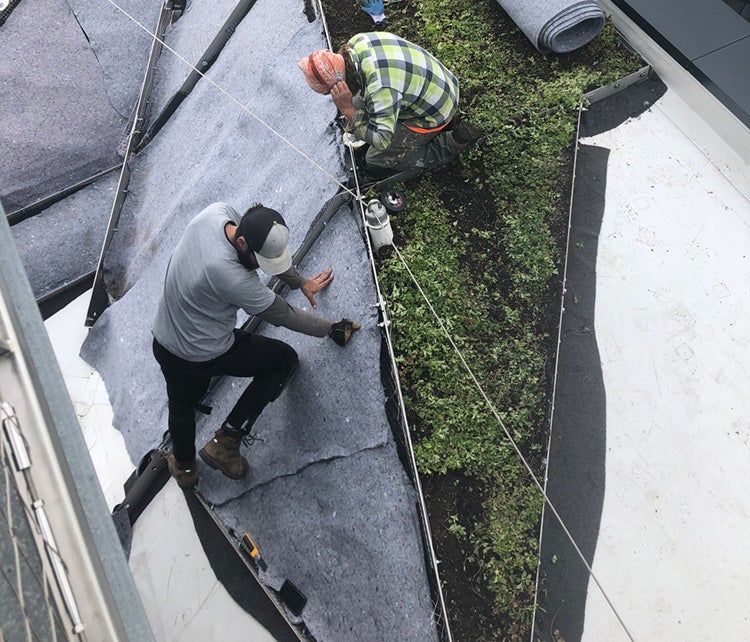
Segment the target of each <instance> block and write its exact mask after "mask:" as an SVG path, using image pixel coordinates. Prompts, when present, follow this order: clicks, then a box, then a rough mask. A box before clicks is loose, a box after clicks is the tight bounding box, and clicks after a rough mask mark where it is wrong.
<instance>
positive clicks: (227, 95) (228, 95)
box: [106, 0, 361, 199]
mask: <svg viewBox="0 0 750 642" xmlns="http://www.w3.org/2000/svg"><path fill="white" fill-rule="evenodd" d="M106 1H107V2H109V4H111V5H112V6H113V7H114V8H115V9H117V10H118V11H119V12H120V13H122V14H123V15H124V16H125V17H126V18H128V19H129V20H131V21H132V22H133V23H135V24H136V25H137V26H138V27H140V28H141V29H142V30H143V31H145V32H146V33H147V34H148V35H149V36H151V38H153V39H154V40H155V41H156V42H158V43H159V44H161V46H162V47H164V48H165V49H166V50H167V51H169V52H171V53H172V54H174V55H175V56H176V57H177V58H178V59H179V60H181V61H182V62H183V63H185V64H186V65H187V66H188V67H190V69H191V70H192V71H195V72H196V73H198V74H199V75H200V76H201V78H204V79H205V80H206V81H207V82H209V83H210V84H211V85H213V86H214V87H215V88H216V89H218V90H219V91H220V92H221V93H222V94H224V95H225V96H226V97H227V98H229V100H231V101H232V102H233V103H235V104H236V105H237V106H239V108H240V109H242V110H243V111H244V112H245V113H246V114H248V115H249V116H251V117H252V118H254V119H255V120H256V121H258V122H259V123H260V124H261V125H263V127H265V128H266V129H268V130H269V131H270V132H271V133H272V134H274V135H275V136H277V137H278V138H279V139H281V140H282V141H283V142H284V143H286V144H287V145H289V147H291V148H292V149H293V150H294V151H295V152H297V153H298V154H299V155H300V156H302V157H303V158H304V159H306V160H307V161H309V162H310V163H311V164H312V165H314V166H315V167H316V168H317V169H319V170H320V171H321V172H323V174H325V175H326V176H328V178H330V179H331V180H332V181H333V182H334V183H336V185H338V186H339V187H340V188H341V189H343V190H344V191H345V192H346V193H347V194H349V195H351V196H352V197H353V198H355V199H359V198H361V197H359V196H358V195H357V194H355V193H354V192H353V191H352V190H350V189H349V188H348V187H347V186H346V185H344V183H342V182H341V181H339V179H338V178H336V177H335V176H334V175H333V174H331V173H330V172H329V171H328V170H327V169H326V168H325V167H323V166H322V165H320V164H319V163H318V162H316V161H315V160H314V159H312V158H311V157H310V156H308V155H307V154H306V153H305V152H303V151H302V150H301V149H300V148H299V147H297V146H296V145H295V144H294V143H293V142H292V141H290V140H289V139H288V138H286V137H285V136H284V135H283V134H282V133H281V132H279V131H277V130H276V129H274V128H273V127H271V125H269V124H268V123H266V122H265V121H264V120H263V119H262V118H260V117H259V116H257V115H255V114H254V113H253V112H252V111H251V110H250V109H249V108H248V107H246V106H245V105H243V104H242V103H241V102H240V101H239V99H238V98H235V97H234V96H233V95H232V94H231V93H229V92H228V91H227V90H226V89H224V88H223V87H222V86H221V85H219V84H218V83H217V82H215V81H214V80H212V79H211V78H209V77H208V76H207V75H206V74H204V73H203V72H202V71H201V70H200V69H198V68H197V67H195V66H194V65H193V64H192V63H191V62H190V61H188V60H187V59H186V58H184V57H183V56H181V55H180V54H179V53H177V51H175V50H174V49H173V48H172V47H170V46H169V45H168V44H167V43H166V42H164V41H163V40H162V39H161V38H159V36H157V35H156V34H155V33H154V32H153V31H151V30H150V29H148V27H146V26H144V25H143V24H141V23H140V22H139V21H138V20H137V19H136V18H134V17H133V16H131V15H130V14H129V13H128V12H127V11H125V9H123V8H122V7H120V6H119V5H118V4H117V3H116V2H115V1H114V0H106Z"/></svg>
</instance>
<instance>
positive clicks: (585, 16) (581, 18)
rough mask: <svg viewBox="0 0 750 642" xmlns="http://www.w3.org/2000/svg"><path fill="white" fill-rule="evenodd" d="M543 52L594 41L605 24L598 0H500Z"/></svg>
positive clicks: (561, 51) (561, 50)
mask: <svg viewBox="0 0 750 642" xmlns="http://www.w3.org/2000/svg"><path fill="white" fill-rule="evenodd" d="M498 3H499V4H500V6H501V7H502V8H503V9H504V10H505V12H506V13H507V14H508V15H509V16H510V17H511V18H512V19H513V21H514V22H515V23H516V24H517V25H518V28H519V29H521V31H523V32H524V33H525V34H526V37H527V38H528V39H529V40H531V42H532V44H533V45H534V46H535V47H536V48H537V49H538V50H539V51H540V52H542V53H550V52H554V53H567V52H569V51H573V50H574V49H578V48H579V47H582V46H583V45H585V44H587V43H588V42H591V40H593V39H594V38H595V37H596V36H597V35H599V32H600V31H601V30H602V28H603V27H604V20H605V16H604V11H603V10H602V8H601V7H600V6H599V4H598V3H597V2H596V0H498Z"/></svg>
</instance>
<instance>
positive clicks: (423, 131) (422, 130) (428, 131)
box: [404, 119, 453, 134]
mask: <svg viewBox="0 0 750 642" xmlns="http://www.w3.org/2000/svg"><path fill="white" fill-rule="evenodd" d="M451 120H453V119H451ZM450 122H451V121H450V120H449V121H447V122H444V123H443V124H442V125H440V127H433V128H432V129H425V128H424V127H412V126H411V125H407V124H406V123H404V127H406V128H407V129H411V130H412V131H413V132H417V134H434V133H435V132H439V131H440V130H441V129H445V128H446V127H447V126H448V125H449V124H450Z"/></svg>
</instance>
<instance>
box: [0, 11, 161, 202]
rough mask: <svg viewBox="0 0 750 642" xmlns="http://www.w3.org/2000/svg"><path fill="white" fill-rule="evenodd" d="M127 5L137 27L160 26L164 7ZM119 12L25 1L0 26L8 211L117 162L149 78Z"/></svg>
mask: <svg viewBox="0 0 750 642" xmlns="http://www.w3.org/2000/svg"><path fill="white" fill-rule="evenodd" d="M128 4H129V10H130V11H131V12H134V13H135V15H136V16H137V17H138V19H139V20H142V21H145V22H146V23H149V24H150V26H151V27H153V26H154V25H155V24H156V19H157V16H158V14H159V3H158V2H153V1H152V0H137V1H134V2H130V3H128ZM71 7H72V9H71ZM107 7H108V8H107ZM74 12H75V13H74ZM113 12H114V13H119V12H116V11H114V10H113V9H112V7H111V5H109V3H107V2H102V1H101V0H76V2H75V3H68V2H65V1H64V0H35V1H34V2H21V3H20V4H19V5H18V6H17V7H16V8H15V9H14V10H13V13H12V14H11V15H10V17H9V18H8V20H7V21H6V22H5V23H4V24H3V25H2V26H0V85H1V86H2V91H0V113H1V114H2V127H0V179H1V180H0V190H1V192H0V200H2V202H3V206H4V207H5V210H6V212H8V213H11V212H13V211H15V210H17V209H20V208H22V207H25V206H27V205H29V204H31V203H34V202H36V201H38V200H39V199H41V198H44V197H46V196H49V195H50V194H53V193H56V192H58V191H60V190H62V189H64V188H67V187H69V186H71V185H73V184H75V183H78V182H79V181H82V180H84V179H87V178H89V177H91V176H93V175H95V174H97V173H98V172H100V171H103V170H105V169H109V168H111V167H114V166H116V165H117V164H118V163H119V162H120V161H121V159H120V157H119V156H118V153H117V151H118V147H119V146H120V144H121V142H122V140H123V136H124V135H125V134H126V132H127V129H128V118H129V117H130V114H131V112H132V110H133V107H134V105H135V101H136V99H137V97H138V90H139V89H140V85H141V83H142V80H143V73H144V68H145V61H146V59H147V57H148V39H145V40H144V36H145V34H144V33H143V32H142V31H141V30H140V29H138V28H137V27H135V25H133V24H132V23H128V24H126V23H124V22H123V21H122V19H120V20H117V19H116V16H115V15H114V13H113Z"/></svg>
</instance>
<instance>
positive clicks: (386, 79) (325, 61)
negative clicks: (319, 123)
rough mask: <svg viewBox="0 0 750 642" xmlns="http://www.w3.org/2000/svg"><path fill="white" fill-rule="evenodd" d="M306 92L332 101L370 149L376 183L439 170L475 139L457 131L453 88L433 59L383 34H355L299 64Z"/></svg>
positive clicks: (471, 131) (474, 133) (474, 132)
mask: <svg viewBox="0 0 750 642" xmlns="http://www.w3.org/2000/svg"><path fill="white" fill-rule="evenodd" d="M297 66H298V67H299V68H300V70H301V71H302V73H303V74H304V75H305V80H306V81H307V84H308V85H309V86H310V88H311V89H313V90H314V91H316V92H317V93H319V94H326V95H328V94H330V96H331V98H332V99H333V102H334V104H335V105H336V107H337V108H338V110H339V111H340V112H341V113H342V114H343V115H344V116H345V117H346V124H345V125H344V129H345V130H346V131H348V132H351V133H352V134H353V135H354V136H355V138H357V139H359V140H363V141H365V142H367V143H369V145H370V148H369V149H368V150H367V153H366V156H365V161H366V163H367V169H368V171H369V172H370V173H371V174H373V175H374V176H378V175H383V174H384V173H387V172H388V171H406V170H411V169H417V170H430V169H435V168H436V167H440V166H441V165H445V164H446V163H448V162H449V161H451V160H453V159H454V158H455V157H456V156H457V155H458V154H459V153H460V152H461V151H463V150H465V149H467V148H468V147H469V146H470V145H472V144H473V143H475V142H476V141H477V140H478V139H479V138H480V137H481V135H482V134H481V132H480V131H479V130H478V129H476V128H475V127H473V126H472V125H471V124H469V123H468V122H466V121H461V122H460V123H457V122H456V121H457V118H456V116H457V112H458V99H459V90H458V80H457V79H456V77H455V76H454V75H453V73H452V72H451V71H450V70H449V69H448V68H447V67H446V66H445V65H443V64H442V63H441V62H440V61H439V60H438V59H437V58H435V56H433V55H432V54H431V53H429V52H428V51H425V50H424V49H422V48H421V47H419V46H418V45H415V44H414V43H412V42H409V41H408V40H404V39H403V38H400V37H398V36H395V35H393V34H392V33H387V32H385V31H378V32H371V33H360V34H357V35H356V36H354V37H352V38H351V39H350V40H349V41H348V42H347V43H346V44H345V45H343V46H342V47H341V48H340V49H339V52H338V53H331V52H329V51H324V50H320V51H316V52H314V53H312V54H311V55H309V56H307V57H306V58H302V59H300V60H299V61H297Z"/></svg>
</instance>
